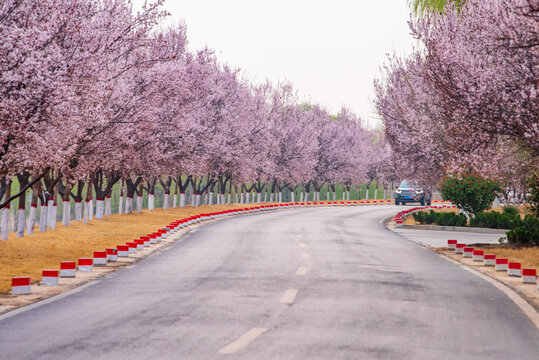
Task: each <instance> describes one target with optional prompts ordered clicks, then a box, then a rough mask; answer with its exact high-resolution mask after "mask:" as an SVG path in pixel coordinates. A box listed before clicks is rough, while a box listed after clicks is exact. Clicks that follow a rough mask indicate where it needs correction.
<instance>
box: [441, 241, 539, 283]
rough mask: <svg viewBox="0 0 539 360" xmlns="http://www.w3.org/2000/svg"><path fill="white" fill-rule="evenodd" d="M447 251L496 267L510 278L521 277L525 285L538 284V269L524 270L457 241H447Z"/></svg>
mask: <svg viewBox="0 0 539 360" xmlns="http://www.w3.org/2000/svg"><path fill="white" fill-rule="evenodd" d="M447 249H448V250H454V251H455V253H456V254H463V256H464V257H467V258H470V257H471V258H472V260H473V261H480V262H483V265H484V266H494V269H495V270H496V271H506V272H507V275H508V276H515V277H521V278H522V283H523V284H537V289H538V290H539V283H537V270H536V269H522V264H520V263H517V262H510V261H509V259H502V258H500V259H497V258H496V255H494V254H484V253H483V250H474V249H473V248H471V247H466V245H464V244H458V243H457V241H456V240H447Z"/></svg>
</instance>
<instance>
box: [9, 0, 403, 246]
mask: <svg viewBox="0 0 539 360" xmlns="http://www.w3.org/2000/svg"><path fill="white" fill-rule="evenodd" d="M162 2H163V0H159V1H157V2H156V3H153V4H148V5H145V6H144V7H143V8H142V9H141V11H139V12H138V13H136V14H133V11H132V9H131V5H130V3H129V2H128V1H126V0H98V1H95V0H28V1H20V0H6V1H3V2H2V4H1V5H0V37H1V38H2V39H3V40H2V42H0V54H2V56H1V57H0V93H1V96H0V199H2V200H1V202H0V209H3V213H2V237H3V238H6V237H7V228H8V226H7V219H8V216H9V215H8V214H9V211H8V209H9V206H10V205H11V204H12V203H14V202H15V201H17V202H18V206H19V221H18V224H19V229H18V235H19V236H23V235H24V231H25V228H28V230H29V231H33V228H34V224H35V222H36V214H37V207H38V206H40V211H39V214H40V220H39V224H40V230H41V231H45V230H46V229H47V224H48V225H49V226H51V227H54V226H55V219H56V212H57V206H56V201H57V198H58V197H60V198H61V199H62V200H63V202H64V207H63V209H64V210H63V211H64V217H63V219H64V220H63V223H64V224H65V225H69V222H70V212H71V211H70V208H69V204H70V201H69V200H70V199H71V198H72V199H73V200H74V201H75V212H74V213H75V219H76V220H80V221H87V220H88V219H91V216H92V211H93V210H92V209H93V207H92V206H91V204H92V202H91V201H93V200H95V201H96V210H95V211H96V218H98V219H100V218H102V217H103V215H104V214H105V215H106V214H110V202H108V201H106V199H107V198H108V197H109V196H110V193H111V191H112V189H113V187H114V186H115V184H118V183H121V184H122V189H123V193H122V198H121V199H122V201H123V202H124V204H123V206H122V207H121V209H122V210H121V211H122V212H125V213H130V212H131V211H132V210H133V208H134V207H136V208H137V209H138V210H139V211H140V209H141V207H142V202H141V199H142V198H141V196H140V195H142V193H143V192H146V193H147V194H148V196H149V203H148V207H149V209H152V208H153V207H154V200H153V194H154V192H155V188H156V186H162V187H163V190H164V193H165V207H167V206H168V205H169V203H170V200H169V198H168V196H169V194H170V192H171V189H172V190H173V189H174V188H175V187H177V189H178V190H179V193H180V194H179V195H180V196H179V197H180V198H179V202H180V204H179V205H180V206H185V205H186V204H185V202H186V201H185V192H186V190H187V189H188V188H190V189H191V191H192V193H194V194H195V196H194V205H200V203H201V199H202V196H203V194H204V193H205V192H212V193H213V190H214V188H215V189H217V192H218V193H219V196H217V202H218V203H225V202H230V201H232V200H231V196H230V194H231V192H232V189H235V191H236V193H239V194H241V200H242V201H244V195H245V194H247V193H250V192H252V191H255V192H256V193H257V194H258V199H257V200H258V201H261V195H260V194H261V193H262V190H263V189H264V188H265V187H266V186H269V187H271V199H270V200H275V199H274V198H273V196H274V194H279V193H280V192H281V191H282V189H284V188H288V189H289V190H295V189H296V188H297V187H298V186H302V187H303V188H304V189H305V191H307V192H309V191H310V190H311V189H314V190H315V198H319V197H320V194H319V191H320V189H321V187H322V186H323V185H324V184H329V185H330V186H331V187H333V190H334V186H335V184H337V183H339V184H342V185H343V186H345V187H346V188H347V189H349V187H350V186H351V185H353V184H357V183H361V182H366V181H367V180H368V179H369V178H374V177H384V178H390V177H392V176H393V174H392V173H391V172H390V171H388V170H387V166H388V165H389V163H388V159H389V147H388V144H387V143H386V142H385V139H384V137H383V136H382V135H380V134H377V133H375V132H372V131H369V130H366V129H364V128H363V127H362V126H361V122H360V119H359V118H357V117H356V116H355V115H354V114H352V113H350V112H349V111H348V110H346V109H343V110H342V111H341V112H340V114H338V115H337V116H331V115H330V114H329V113H328V112H327V111H326V110H325V109H324V108H323V107H321V106H319V105H314V104H304V103H300V102H299V101H298V98H297V95H296V93H295V91H294V89H293V87H292V85H291V84H288V83H279V84H272V83H270V82H266V83H263V84H252V83H249V82H248V81H246V80H245V79H243V78H242V76H241V74H240V73H239V71H238V70H236V69H234V68H231V67H230V66H228V65H223V64H220V63H219V62H218V60H217V59H216V57H215V56H214V53H213V52H212V51H211V50H210V49H202V50H200V51H197V52H194V53H192V52H189V51H188V50H187V49H186V45H187V38H186V32H185V27H184V26H176V27H173V28H168V29H161V28H160V27H159V26H158V25H159V23H160V21H161V20H162V18H163V17H165V16H166V15H167V14H166V13H165V12H164V11H162V10H161V9H162V6H161V5H162ZM15 178H16V179H17V180H18V183H19V187H20V188H19V190H18V191H16V192H15V191H12V183H13V180H14V179H15ZM227 192H228V194H229V196H228V198H227V197H226V195H225V194H226V193H227ZM27 193H28V194H31V197H32V199H31V205H32V206H31V209H30V219H29V222H28V224H27V223H26V220H25V204H26V196H27ZM136 195H138V196H136ZM135 196H136V198H137V200H138V201H137V202H136V204H133V197H135ZM213 198H214V197H213V196H209V197H208V199H213ZM210 202H211V200H210ZM83 204H85V206H83ZM47 219H49V220H48V221H47ZM51 219H53V220H51ZM26 225H27V226H26Z"/></svg>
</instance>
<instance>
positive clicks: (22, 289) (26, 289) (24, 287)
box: [11, 276, 30, 295]
mask: <svg viewBox="0 0 539 360" xmlns="http://www.w3.org/2000/svg"><path fill="white" fill-rule="evenodd" d="M11 294H13V295H26V294H30V277H29V276H17V277H14V278H12V279H11Z"/></svg>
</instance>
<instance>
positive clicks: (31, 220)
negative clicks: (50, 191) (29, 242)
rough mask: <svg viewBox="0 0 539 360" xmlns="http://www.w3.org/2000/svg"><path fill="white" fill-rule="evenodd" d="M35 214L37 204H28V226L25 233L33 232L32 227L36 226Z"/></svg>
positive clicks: (30, 233)
mask: <svg viewBox="0 0 539 360" xmlns="http://www.w3.org/2000/svg"><path fill="white" fill-rule="evenodd" d="M36 215H37V206H36V205H33V204H32V205H31V206H30V216H29V217H28V228H27V229H26V233H27V234H28V235H33V234H34V227H35V226H36Z"/></svg>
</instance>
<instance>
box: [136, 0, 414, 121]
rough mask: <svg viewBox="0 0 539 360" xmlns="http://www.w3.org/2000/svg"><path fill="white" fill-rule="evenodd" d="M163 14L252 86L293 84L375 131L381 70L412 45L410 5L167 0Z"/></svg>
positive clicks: (393, 1) (393, 0)
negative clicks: (267, 82)
mask: <svg viewBox="0 0 539 360" xmlns="http://www.w3.org/2000/svg"><path fill="white" fill-rule="evenodd" d="M142 2H143V1H142V0H134V4H135V8H137V6H138V5H139V4H140V3H142ZM165 9H167V10H168V11H169V12H170V13H171V14H172V15H171V16H170V17H169V19H168V21H167V22H169V23H180V22H181V21H185V23H186V24H187V38H188V41H189V47H190V49H192V50H196V49H200V48H202V47H204V45H207V46H208V47H209V48H211V49H214V50H215V51H216V52H217V55H218V58H219V59H220V60H221V62H225V63H229V64H230V65H232V66H234V67H239V68H241V69H242V71H243V72H244V74H245V75H246V76H247V77H248V78H250V79H252V80H253V81H254V82H262V81H264V80H265V79H266V78H269V79H271V80H272V81H274V82H277V81H278V80H284V79H286V80H289V81H291V82H292V83H293V84H294V86H295V87H296V89H297V90H298V92H299V94H300V97H301V98H302V99H305V100H310V101H312V102H315V103H319V104H323V105H325V106H326V107H327V108H328V109H329V110H330V112H332V113H338V112H339V111H340V109H341V107H342V106H343V105H345V106H347V107H349V108H350V109H351V110H352V111H353V112H355V113H356V114H358V115H359V116H361V118H363V119H364V120H365V121H366V122H367V123H368V124H369V125H370V126H375V125H376V124H377V121H378V120H377V116H376V114H375V111H374V107H373V105H372V99H373V98H374V92H373V85H372V82H373V79H374V78H375V77H377V76H378V74H379V67H380V65H382V63H383V62H384V61H385V59H386V54H388V53H393V52H394V51H396V52H397V53H399V54H402V53H409V52H410V51H411V49H412V47H413V44H414V40H413V39H412V37H411V36H410V35H409V33H410V32H409V29H408V24H407V22H408V20H409V9H408V6H407V2H406V0H382V1H380V0H379V1H376V0H374V1H366V0H332V1H327V0H326V1H320V0H310V1H307V0H288V1H284V0H265V1H262V0H166V2H165Z"/></svg>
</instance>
